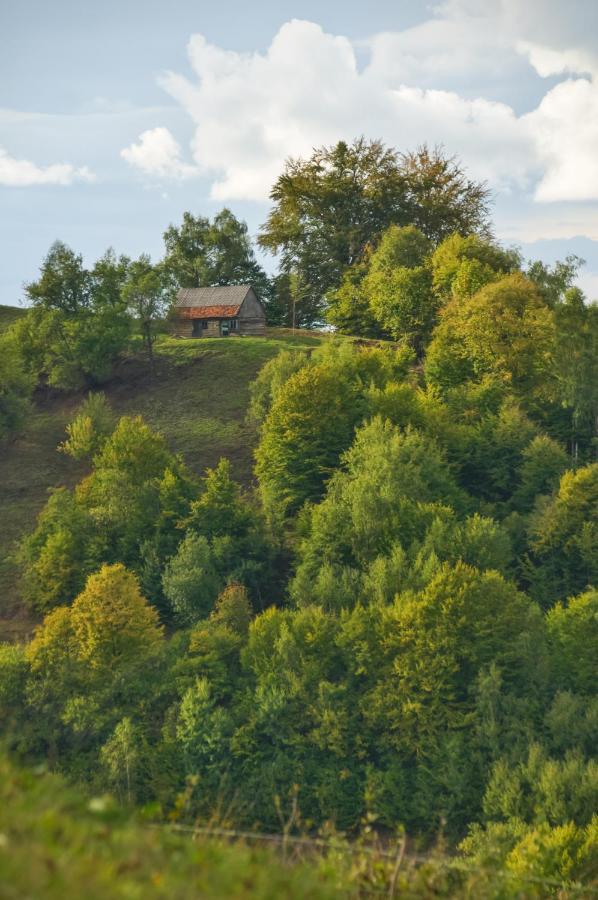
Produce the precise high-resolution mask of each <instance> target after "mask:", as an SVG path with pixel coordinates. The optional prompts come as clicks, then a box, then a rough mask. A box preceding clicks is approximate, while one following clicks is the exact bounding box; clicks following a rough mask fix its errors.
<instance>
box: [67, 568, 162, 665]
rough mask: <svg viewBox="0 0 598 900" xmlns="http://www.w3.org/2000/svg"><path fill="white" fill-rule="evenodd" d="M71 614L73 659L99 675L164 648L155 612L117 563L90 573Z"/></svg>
mask: <svg viewBox="0 0 598 900" xmlns="http://www.w3.org/2000/svg"><path fill="white" fill-rule="evenodd" d="M69 617H70V623H71V628H72V634H73V642H74V647H75V652H76V655H77V659H78V660H79V661H80V662H81V663H83V664H84V665H85V666H86V667H88V668H89V670H90V671H92V672H94V673H97V676H98V678H102V677H104V676H108V675H109V674H114V672H115V670H118V669H119V668H136V667H137V666H138V665H140V664H141V663H142V662H143V661H144V660H149V659H151V658H153V657H155V655H156V653H157V652H158V651H159V650H160V648H161V646H162V641H163V630H162V627H161V625H160V624H159V621H158V614H157V612H156V610H155V609H153V608H152V607H151V606H150V605H149V603H148V602H147V600H146V599H145V598H144V597H142V596H141V592H140V590H139V584H138V581H137V579H136V578H135V576H134V575H133V574H132V573H131V572H128V571H127V570H126V569H125V567H124V566H123V565H121V564H120V563H118V564H116V565H113V566H108V565H104V566H102V567H101V568H100V570H99V571H98V572H96V573H95V574H93V575H90V577H89V578H88V580H87V583H86V585H85V588H84V589H83V591H82V592H81V593H80V594H79V596H78V597H77V598H76V599H75V601H74V602H73V605H72V607H71V608H70V613H69Z"/></svg>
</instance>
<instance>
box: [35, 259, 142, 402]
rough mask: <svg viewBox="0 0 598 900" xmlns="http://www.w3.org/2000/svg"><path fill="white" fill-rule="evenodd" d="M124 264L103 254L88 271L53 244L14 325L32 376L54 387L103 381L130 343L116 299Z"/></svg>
mask: <svg viewBox="0 0 598 900" xmlns="http://www.w3.org/2000/svg"><path fill="white" fill-rule="evenodd" d="M128 265H129V260H128V259H127V258H126V257H124V256H121V257H117V256H116V254H115V253H114V251H112V250H108V251H107V252H106V253H105V254H104V256H103V257H101V258H100V259H99V260H98V261H97V263H96V264H95V266H94V268H93V269H92V270H87V269H85V268H84V267H83V261H82V257H81V256H80V255H77V254H75V253H74V252H73V251H72V250H71V249H70V248H69V247H67V246H66V245H65V244H62V243H60V242H56V243H55V244H53V245H52V247H51V248H50V251H49V252H48V255H47V256H46V258H45V260H44V262H43V264H42V267H41V274H40V278H39V280H38V281H36V282H31V283H30V284H28V285H26V292H27V295H28V297H29V299H30V300H31V301H32V303H33V309H32V310H31V312H30V313H29V314H28V316H27V317H26V318H25V319H24V320H23V321H22V322H19V323H18V327H17V333H18V336H19V341H20V344H21V347H22V352H23V358H24V360H25V361H26V363H27V364H28V366H29V369H30V371H31V372H32V373H34V374H35V375H36V376H38V375H40V374H41V375H45V376H47V378H48V381H49V382H50V384H53V385H56V386H57V387H79V386H81V385H82V384H86V383H87V384H95V383H97V382H99V381H102V380H103V379H105V378H106V376H107V375H108V374H109V372H110V371H111V368H112V365H113V362H114V360H115V359H116V357H117V356H118V354H119V353H120V352H121V351H122V350H123V348H124V347H125V346H126V343H127V341H128V339H129V330H130V320H129V317H128V314H127V311H126V308H125V305H124V303H123V301H122V298H121V288H122V285H123V283H124V280H125V278H126V275H127V269H128Z"/></svg>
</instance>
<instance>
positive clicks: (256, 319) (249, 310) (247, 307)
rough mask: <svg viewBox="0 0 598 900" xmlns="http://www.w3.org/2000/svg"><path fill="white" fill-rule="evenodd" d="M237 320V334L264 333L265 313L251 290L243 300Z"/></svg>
mask: <svg viewBox="0 0 598 900" xmlns="http://www.w3.org/2000/svg"><path fill="white" fill-rule="evenodd" d="M237 319H238V320H239V325H238V332H237V333H238V334H265V333H266V313H265V312H264V307H263V306H262V304H261V303H260V301H259V300H258V299H257V297H256V296H255V293H254V292H253V290H250V291H249V292H248V294H247V296H246V297H245V299H244V300H243V303H242V304H241V308H240V310H239V313H238V315H237Z"/></svg>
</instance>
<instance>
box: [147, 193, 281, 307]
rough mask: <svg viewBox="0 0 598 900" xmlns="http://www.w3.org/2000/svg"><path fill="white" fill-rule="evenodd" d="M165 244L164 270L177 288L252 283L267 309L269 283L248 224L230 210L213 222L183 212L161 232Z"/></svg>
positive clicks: (222, 212)
mask: <svg viewBox="0 0 598 900" xmlns="http://www.w3.org/2000/svg"><path fill="white" fill-rule="evenodd" d="M164 245H165V250H166V253H165V256H164V267H165V269H166V271H167V272H168V273H169V275H170V276H171V277H172V279H173V280H174V282H175V284H176V286H177V287H183V288H193V287H211V286H214V285H225V284H251V285H252V286H253V288H254V289H255V291H256V293H257V295H258V297H259V298H260V300H262V301H263V302H264V303H265V304H266V306H267V304H268V302H269V301H270V296H271V285H270V281H269V279H268V276H267V275H266V273H265V272H264V270H263V269H262V267H261V266H260V264H259V263H258V261H257V260H256V258H255V253H254V251H253V247H252V244H251V238H250V236H249V233H248V230H247V225H246V223H245V222H243V221H241V220H239V219H237V217H236V216H235V215H234V214H233V213H232V212H231V211H230V209H223V210H222V211H221V212H219V213H218V214H217V215H216V216H214V219H213V220H212V221H210V219H208V218H206V217H204V216H194V215H193V214H192V213H190V212H185V213H183V221H182V223H181V224H180V225H179V226H176V225H170V226H169V227H168V228H167V229H166V231H165V232H164Z"/></svg>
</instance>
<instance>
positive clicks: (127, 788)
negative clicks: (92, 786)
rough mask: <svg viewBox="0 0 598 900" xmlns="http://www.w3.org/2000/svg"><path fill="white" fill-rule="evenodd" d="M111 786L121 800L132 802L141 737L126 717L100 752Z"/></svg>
mask: <svg viewBox="0 0 598 900" xmlns="http://www.w3.org/2000/svg"><path fill="white" fill-rule="evenodd" d="M100 758H101V761H102V765H103V766H104V768H105V769H106V772H107V775H108V780H109V782H110V784H111V786H113V787H116V789H117V791H118V793H119V795H120V797H121V799H124V800H125V801H126V802H127V803H128V804H130V803H131V802H132V799H133V796H134V793H135V786H136V781H137V778H138V768H139V736H138V734H137V730H136V728H135V726H134V725H133V723H132V722H131V719H130V718H129V717H128V716H125V718H124V719H122V720H121V721H120V722H119V723H118V725H117V726H116V728H115V729H114V732H113V734H112V735H111V737H110V738H109V739H108V740H107V741H106V743H105V744H104V746H103V747H102V749H101V752H100Z"/></svg>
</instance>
